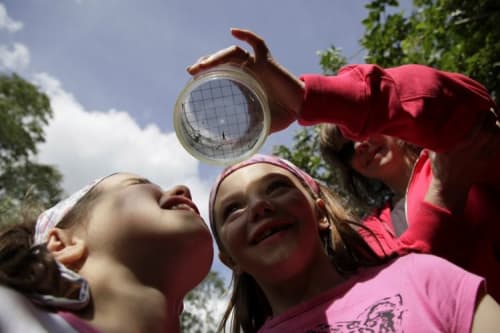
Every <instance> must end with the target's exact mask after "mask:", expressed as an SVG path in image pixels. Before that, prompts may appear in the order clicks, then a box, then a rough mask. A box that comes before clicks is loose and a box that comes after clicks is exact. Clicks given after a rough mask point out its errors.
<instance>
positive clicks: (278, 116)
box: [187, 28, 304, 133]
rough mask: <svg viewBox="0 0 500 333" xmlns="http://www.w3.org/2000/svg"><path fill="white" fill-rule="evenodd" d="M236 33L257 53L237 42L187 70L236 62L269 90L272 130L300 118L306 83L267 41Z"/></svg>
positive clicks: (194, 71)
mask: <svg viewBox="0 0 500 333" xmlns="http://www.w3.org/2000/svg"><path fill="white" fill-rule="evenodd" d="M231 33H232V35H233V36H234V37H235V38H237V39H240V40H242V41H245V42H247V43H248V44H250V46H251V47H252V48H253V51H254V55H251V54H250V53H249V52H248V51H246V50H244V49H242V48H241V47H239V46H236V45H233V46H231V47H228V48H226V49H223V50H220V51H218V52H216V53H214V54H212V55H209V56H204V57H202V58H200V59H199V60H198V61H197V62H196V63H194V64H193V65H191V66H189V67H188V68H187V71H188V72H189V74H191V75H196V74H198V73H200V72H202V71H204V70H207V69H210V68H213V67H215V66H218V65H221V64H232V65H236V66H238V67H240V68H243V69H245V70H246V71H248V72H249V73H251V74H252V75H253V76H254V77H255V78H256V79H257V80H258V81H259V83H260V84H261V85H262V88H263V89H264V91H265V92H266V95H267V98H268V102H269V109H270V112H271V133H273V132H277V131H281V130H283V129H285V128H287V127H288V126H290V124H291V123H293V122H294V121H295V120H296V119H297V115H298V114H299V112H300V111H301V108H302V100H303V97H304V83H303V82H302V81H300V80H299V79H298V78H297V77H295V76H294V75H292V74H291V73H290V72H289V71H288V70H286V69H285V68H283V67H282V66H281V65H280V64H278V63H277V62H276V61H275V60H274V58H273V57H272V56H271V53H270V52H269V49H268V47H267V45H266V43H265V41H264V40H263V39H262V38H261V37H259V36H258V35H256V34H254V33H253V32H251V31H249V30H243V29H236V28H233V29H231Z"/></svg>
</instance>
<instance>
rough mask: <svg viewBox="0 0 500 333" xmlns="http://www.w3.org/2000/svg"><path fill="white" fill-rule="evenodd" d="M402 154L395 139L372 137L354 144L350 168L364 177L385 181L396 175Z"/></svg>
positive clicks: (401, 160) (402, 157)
mask: <svg viewBox="0 0 500 333" xmlns="http://www.w3.org/2000/svg"><path fill="white" fill-rule="evenodd" d="M403 161H404V152H403V150H402V148H401V146H400V145H399V144H398V141H397V139H394V138H392V137H390V136H385V135H374V136H372V137H371V138H369V139H368V140H366V141H362V142H358V141H355V142H354V152H353V153H352V158H351V166H352V167H353V169H354V170H356V171H357V172H359V173H360V174H362V175H363V176H365V177H369V178H374V179H378V180H382V181H384V180H386V179H387V177H392V176H395V175H397V174H398V169H399V166H400V165H401V163H402V162H403Z"/></svg>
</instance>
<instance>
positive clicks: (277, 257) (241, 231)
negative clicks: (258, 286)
mask: <svg viewBox="0 0 500 333" xmlns="http://www.w3.org/2000/svg"><path fill="white" fill-rule="evenodd" d="M213 212H214V220H215V229H216V232H217V233H218V236H219V238H220V241H221V243H222V245H223V247H224V248H223V249H221V257H222V259H223V261H224V262H226V263H227V264H228V265H229V266H231V267H232V268H233V269H236V270H239V271H243V272H247V273H248V274H250V275H252V276H254V278H256V279H257V280H258V281H263V280H270V281H272V280H274V281H276V280H277V279H279V278H280V277H282V278H286V276H287V275H288V276H289V275H290V274H294V273H297V272H299V271H303V270H304V268H305V266H306V265H308V264H310V263H311V261H313V260H314V259H313V258H314V256H315V255H318V253H323V252H322V249H321V242H320V238H319V230H318V223H317V222H318V220H319V209H318V208H317V206H316V204H315V200H314V199H313V198H312V197H311V195H310V194H309V192H308V190H307V189H306V188H305V187H304V186H303V185H302V183H301V182H300V181H299V180H298V179H297V178H296V177H295V176H294V175H293V174H292V173H290V172H289V171H287V170H284V169H282V168H279V167H277V166H274V165H271V164H266V163H257V164H252V165H250V166H246V167H243V168H241V169H239V170H237V171H235V172H234V173H232V174H230V175H229V176H227V177H226V178H225V179H224V180H223V181H222V183H221V184H220V186H219V190H218V192H217V196H216V198H215V201H214V208H213Z"/></svg>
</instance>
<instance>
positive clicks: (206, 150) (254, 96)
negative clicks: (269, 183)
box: [174, 66, 270, 165]
mask: <svg viewBox="0 0 500 333" xmlns="http://www.w3.org/2000/svg"><path fill="white" fill-rule="evenodd" d="M269 121H270V119H269V111H268V105H267V100H266V97H265V95H264V93H263V92H262V90H261V88H260V86H258V84H257V82H256V81H255V80H254V79H253V77H251V76H250V75H249V74H247V73H245V72H243V71H242V70H240V69H238V68H234V67H230V66H221V67H218V68H216V69H214V70H212V71H210V72H205V73H202V74H200V75H199V76H197V77H195V78H194V79H193V80H192V81H191V82H190V83H189V84H188V85H187V86H186V88H185V89H184V90H183V92H182V93H181V95H180V96H179V98H178V100H177V104H176V109H175V112H174V125H175V128H176V133H177V136H178V138H179V140H180V141H181V143H182V145H183V146H184V148H185V149H186V150H187V151H188V152H190V153H191V154H192V155H193V156H194V157H196V158H198V159H200V160H202V161H205V162H208V163H212V164H222V165H228V164H232V163H236V162H238V161H241V160H243V159H245V158H247V157H250V156H251V155H252V154H254V153H255V152H256V151H257V150H258V149H259V148H260V146H261V145H262V144H263V143H264V141H265V138H266V137H267V134H268V132H269Z"/></svg>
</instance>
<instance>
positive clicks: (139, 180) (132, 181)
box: [129, 178, 152, 185]
mask: <svg viewBox="0 0 500 333" xmlns="http://www.w3.org/2000/svg"><path fill="white" fill-rule="evenodd" d="M140 184H152V183H151V181H150V180H149V179H146V178H131V179H129V185H140Z"/></svg>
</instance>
